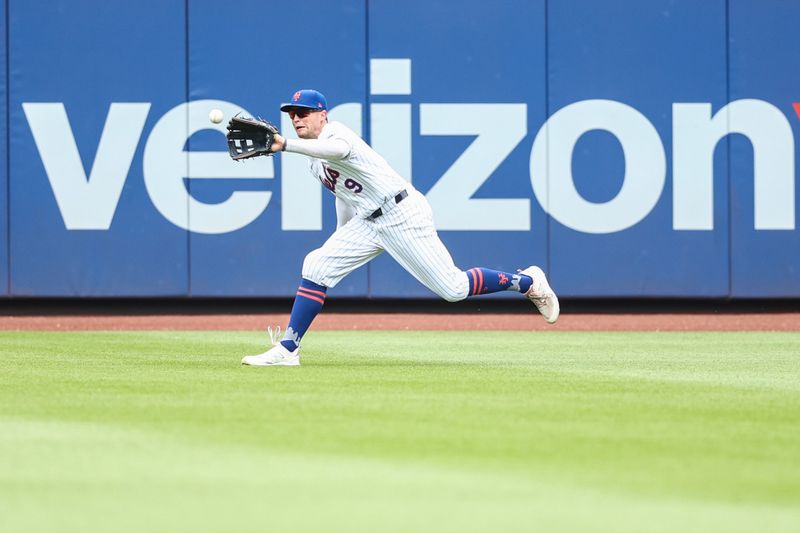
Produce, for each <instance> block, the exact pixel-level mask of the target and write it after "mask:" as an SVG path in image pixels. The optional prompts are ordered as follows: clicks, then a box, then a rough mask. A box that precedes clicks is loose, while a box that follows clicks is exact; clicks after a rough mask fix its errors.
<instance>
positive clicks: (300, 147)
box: [284, 139, 350, 161]
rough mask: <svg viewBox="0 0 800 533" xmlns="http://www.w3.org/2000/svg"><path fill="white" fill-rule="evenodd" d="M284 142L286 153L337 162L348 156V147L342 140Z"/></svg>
mask: <svg viewBox="0 0 800 533" xmlns="http://www.w3.org/2000/svg"><path fill="white" fill-rule="evenodd" d="M285 142H286V145H285V146H286V147H285V148H284V150H285V151H286V152H292V153H295V154H303V155H307V156H310V157H316V158H318V159H327V160H328V161H338V160H340V159H344V158H345V157H347V156H348V155H349V154H350V145H349V144H347V141H345V140H344V139H286V141H285Z"/></svg>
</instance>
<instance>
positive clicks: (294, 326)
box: [281, 278, 328, 351]
mask: <svg viewBox="0 0 800 533" xmlns="http://www.w3.org/2000/svg"><path fill="white" fill-rule="evenodd" d="M327 292H328V288H327V287H323V286H322V285H317V284H316V283H314V282H313V281H309V280H307V279H305V278H303V280H302V281H300V287H298V288H297V294H296V295H295V297H294V305H292V314H291V316H290V317H289V326H288V327H287V328H286V333H285V334H284V335H283V340H282V341H281V345H282V346H283V347H284V348H286V349H287V350H290V351H294V350H296V349H297V346H299V345H300V339H301V338H303V335H305V334H306V331H308V328H309V326H311V322H313V321H314V318H316V316H317V315H318V314H319V312H320V311H322V305H323V304H324V303H325V296H326V295H327Z"/></svg>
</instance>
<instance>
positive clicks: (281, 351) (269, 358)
mask: <svg viewBox="0 0 800 533" xmlns="http://www.w3.org/2000/svg"><path fill="white" fill-rule="evenodd" d="M242 364H243V365H249V366H300V347H299V346H298V347H297V348H296V349H295V350H294V351H291V352H290V351H289V350H287V349H286V348H284V347H283V345H282V344H276V345H275V346H273V347H272V348H270V349H269V350H267V351H266V352H264V353H261V354H258V355H248V356H245V357H244V358H242Z"/></svg>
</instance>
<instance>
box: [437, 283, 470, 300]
mask: <svg viewBox="0 0 800 533" xmlns="http://www.w3.org/2000/svg"><path fill="white" fill-rule="evenodd" d="M437 292H438V293H439V296H441V297H442V298H443V299H444V300H446V301H448V302H460V301H461V300H463V299H465V298H466V297H467V294H468V293H469V287H467V286H463V284H460V283H459V284H454V285H448V286H447V287H443V288H442V289H440V290H439V291H437Z"/></svg>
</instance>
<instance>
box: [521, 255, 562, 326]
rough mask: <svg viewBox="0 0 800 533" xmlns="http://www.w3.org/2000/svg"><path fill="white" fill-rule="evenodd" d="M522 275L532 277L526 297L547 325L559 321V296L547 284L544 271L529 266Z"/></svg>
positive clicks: (522, 271)
mask: <svg viewBox="0 0 800 533" xmlns="http://www.w3.org/2000/svg"><path fill="white" fill-rule="evenodd" d="M520 274H524V275H526V276H530V277H531V279H532V280H533V283H531V287H530V288H529V289H528V292H526V293H525V297H526V298H527V299H528V300H530V301H532V302H533V305H535V306H536V308H537V309H538V310H539V312H540V313H541V314H542V316H543V317H544V319H545V321H546V322H547V323H549V324H553V323H554V322H555V321H556V320H558V314H559V313H560V312H561V308H560V307H559V305H558V296H556V293H555V292H553V289H551V288H550V284H549V283H547V277H546V276H545V275H544V271H543V270H542V269H541V268H539V267H538V266H529V267H528V268H526V269H525V270H520Z"/></svg>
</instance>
